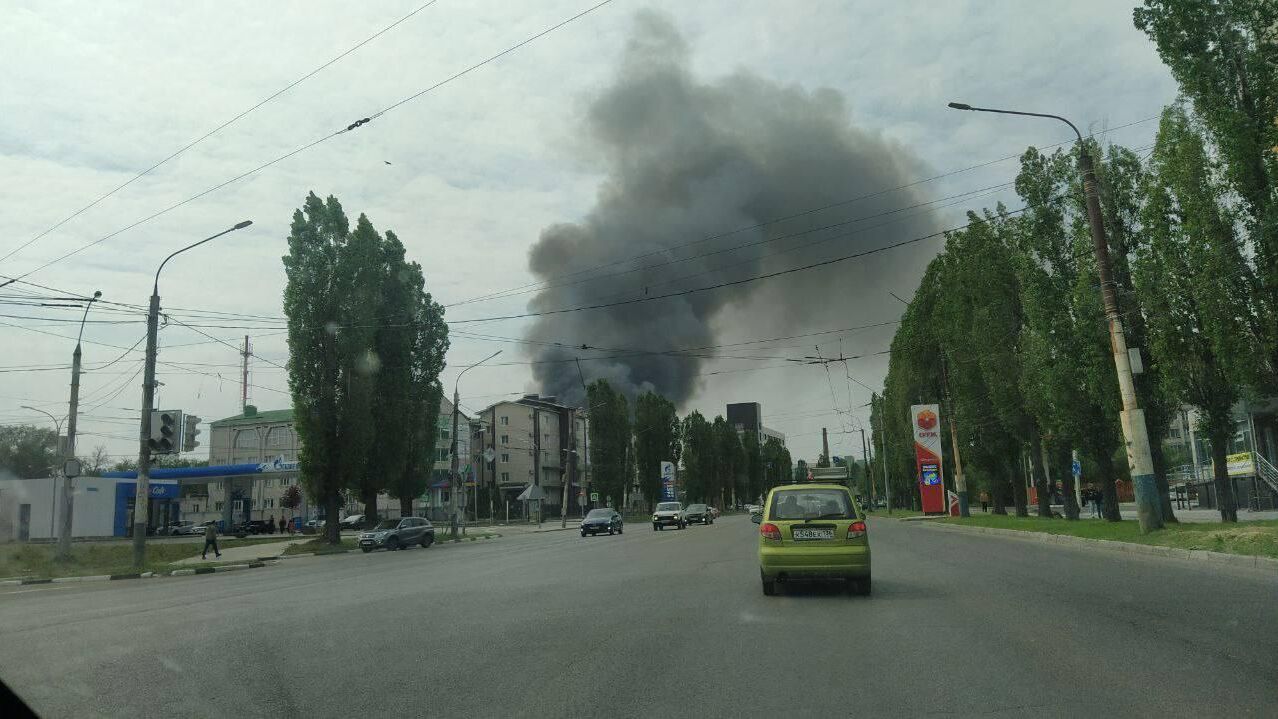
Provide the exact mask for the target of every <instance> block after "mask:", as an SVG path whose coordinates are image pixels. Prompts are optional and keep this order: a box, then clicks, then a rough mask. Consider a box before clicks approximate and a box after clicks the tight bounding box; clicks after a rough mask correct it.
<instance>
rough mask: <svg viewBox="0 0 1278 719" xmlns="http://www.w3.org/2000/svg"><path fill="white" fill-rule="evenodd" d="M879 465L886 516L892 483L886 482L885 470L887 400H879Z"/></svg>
mask: <svg viewBox="0 0 1278 719" xmlns="http://www.w3.org/2000/svg"><path fill="white" fill-rule="evenodd" d="M879 445H880V451H879V454H880V455H881V456H880V457H879V464H881V465H883V496H884V498H885V501H886V502H887V510H888V514H891V513H892V483H891V482H889V481H888V469H887V456H888V453H887V398H886V397H880V398H879Z"/></svg>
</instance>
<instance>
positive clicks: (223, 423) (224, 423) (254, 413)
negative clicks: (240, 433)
mask: <svg viewBox="0 0 1278 719" xmlns="http://www.w3.org/2000/svg"><path fill="white" fill-rule="evenodd" d="M292 421H293V410H292V408H289V409H268V410H266V411H260V410H258V408H257V407H254V406H253V405H249V406H248V407H245V408H244V413H243V414H237V415H235V416H233V417H224V418H222V419H219V420H216V421H213V422H209V426H210V427H231V426H234V425H239V424H271V423H275V422H292Z"/></svg>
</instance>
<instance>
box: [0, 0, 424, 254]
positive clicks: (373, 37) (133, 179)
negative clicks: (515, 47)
mask: <svg viewBox="0 0 1278 719" xmlns="http://www.w3.org/2000/svg"><path fill="white" fill-rule="evenodd" d="M438 1H439V0H430V2H427V3H425V4H424V5H420V6H418V7H417V9H415V10H413V11H412V12H410V13H408V14H407V15H405V16H403V17H401V18H400V19H398V20H396V21H395V22H393V23H391V24H389V25H387V26H386V27H383V28H382V29H381V30H378V31H377V32H375V33H373V34H372V35H369V36H368V37H366V38H364V39H363V40H361V41H359V42H358V43H356V44H354V45H352V46H351V47H349V48H347V49H346V50H345V51H344V52H342V53H341V54H339V55H337V56H336V57H334V58H333V59H331V60H329V61H328V62H326V63H324V64H323V65H320V66H319V67H317V68H315V69H314V70H311V71H310V72H308V73H306V74H305V75H303V76H301V77H299V78H297V79H296V80H294V81H292V82H290V83H289V84H287V85H285V86H284V87H282V88H280V89H279V90H276V91H275V92H273V93H271V94H270V95H268V96H267V97H266V98H264V99H262V100H260V101H258V103H257V104H255V105H253V106H252V107H249V108H248V109H247V110H244V111H242V112H240V114H238V115H236V116H235V117H232V118H231V119H229V120H227V121H226V122H223V123H222V124H221V125H218V126H217V127H215V128H213V129H212V130H209V131H208V132H206V133H204V134H203V135H200V136H199V137H197V138H195V139H194V140H192V141H190V142H188V143H187V144H185V145H183V146H182V147H180V148H178V150H177V151H175V152H173V153H172V154H170V155H168V156H167V157H165V158H164V159H162V160H160V161H159V162H157V163H155V164H154V165H151V166H150V167H148V168H146V169H145V170H143V171H141V172H139V173H138V174H136V175H134V176H133V177H130V178H129V179H128V180H126V181H125V182H124V183H122V184H120V185H117V186H116V187H115V188H113V189H111V190H109V191H107V192H106V193H104V194H102V195H99V196H98V197H97V199H95V200H93V201H92V202H90V203H89V204H87V205H85V206H84V207H81V208H80V209H78V210H76V211H75V212H72V213H71V214H69V215H67V216H66V217H64V218H62V219H61V220H59V221H58V222H56V223H54V224H53V225H52V226H50V227H48V228H46V229H45V230H44V231H43V232H40V233H39V234H37V235H36V236H34V237H32V238H31V239H29V240H27V241H26V242H24V243H22V244H21V245H18V246H17V247H15V248H13V249H12V250H9V251H8V252H7V253H5V255H4V256H3V257H0V262H4V261H5V260H7V259H9V258H10V257H12V256H13V255H15V254H17V253H18V252H21V251H22V250H24V249H26V248H27V247H29V246H31V245H32V244H33V243H35V242H37V241H38V240H40V238H42V237H44V236H45V235H47V234H49V233H50V232H53V231H54V230H56V229H58V228H59V227H61V226H63V225H65V224H66V223H68V222H70V221H71V220H73V219H75V218H76V217H78V216H80V215H81V214H82V213H84V212H85V211H87V210H89V209H92V208H93V207H94V206H95V205H97V204H98V203H99V202H102V201H103V200H105V199H106V198H108V197H110V196H111V195H114V194H115V193H117V192H119V191H120V190H123V189H124V188H126V187H128V186H129V185H131V184H133V183H134V182H136V181H138V180H140V179H141V178H143V177H145V176H146V175H148V174H150V173H151V172H152V171H154V170H155V169H157V168H159V167H160V166H161V165H164V164H165V163H167V162H168V161H169V160H172V159H173V158H175V157H177V156H178V155H181V154H182V153H184V152H186V151H187V150H189V149H191V148H192V147H195V146H196V145H198V144H200V143H201V142H204V141H205V140H207V139H208V138H210V137H212V136H213V135H215V134H216V133H218V132H220V131H222V130H224V129H226V128H227V127H229V126H231V125H232V124H233V123H235V122H237V121H239V120H240V119H242V118H243V117H245V116H246V115H248V114H249V113H251V112H253V111H254V110H256V109H258V108H259V107H261V106H263V105H265V104H266V103H268V102H270V101H271V100H274V99H275V98H277V97H279V96H280V95H283V94H284V93H286V92H288V91H289V90H292V89H293V88H295V87H297V86H298V85H300V84H302V83H303V82H306V81H307V80H309V79H310V78H312V77H314V76H315V75H316V74H318V73H319V72H321V71H322V70H324V69H326V68H327V67H329V66H330V65H332V64H333V63H336V62H337V61H339V60H341V59H342V58H344V57H346V56H347V55H350V54H351V53H353V52H355V51H356V50H358V49H360V48H361V47H363V46H365V45H367V44H368V43H370V42H372V41H373V40H376V39H377V38H379V37H381V36H382V35H383V34H385V33H386V32H388V31H390V30H391V29H392V28H394V27H395V26H397V25H399V24H400V23H402V22H404V21H405V20H408V19H409V18H411V17H413V16H414V15H416V14H417V13H419V12H421V11H422V10H425V9H426V8H428V7H430V6H431V5H434V4H435V3H436V2H438Z"/></svg>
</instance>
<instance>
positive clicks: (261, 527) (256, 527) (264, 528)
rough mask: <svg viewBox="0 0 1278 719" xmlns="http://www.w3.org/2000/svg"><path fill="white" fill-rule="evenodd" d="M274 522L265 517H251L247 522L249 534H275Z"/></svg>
mask: <svg viewBox="0 0 1278 719" xmlns="http://www.w3.org/2000/svg"><path fill="white" fill-rule="evenodd" d="M275 529H276V525H275V522H271V521H269V520H265V519H253V520H249V522H248V530H249V534H275Z"/></svg>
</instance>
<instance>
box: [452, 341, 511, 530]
mask: <svg viewBox="0 0 1278 719" xmlns="http://www.w3.org/2000/svg"><path fill="white" fill-rule="evenodd" d="M499 354H501V350H497V351H496V352H494V353H492V354H490V355H488V356H487V357H485V358H483V359H481V360H479V361H478V362H476V363H475V364H473V365H468V366H467V367H465V368H464V369H462V371H461V372H458V373H457V379H456V380H454V381H453V434H452V443H451V444H452V446H451V448H450V452H449V454H451V455H452V470H451V471H450V472H449V473H448V490H449V499H450V500H451V503H452V508H451V509H452V511H451V514H452V521H451V524H452V529H451V531H450V536H451V537H452V540H453V541H454V542H460V541H461V534H460V533H459V532H458V524H459V523H461V522H464V521H465V520H464V519H463V518H461V517H460V512H461V505H460V504H459V503H458V502H457V495H458V490H462V489H463V488H462V486H461V485H462V482H461V477H460V476H459V474H458V471H457V470H458V460H460V459H461V458H460V457H459V456H457V455H458V453H457V448H458V442H457V417H458V414H459V413H460V411H461V409H460V405H461V395H460V393H459V390H458V387H459V386H460V384H461V378H462V375H464V374H466V373H467V372H468V371H470V370H472V369H474V368H475V367H478V366H479V365H481V364H483V363H485V362H487V361H488V360H490V359H492V358H494V357H496V356H497V355H499Z"/></svg>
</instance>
